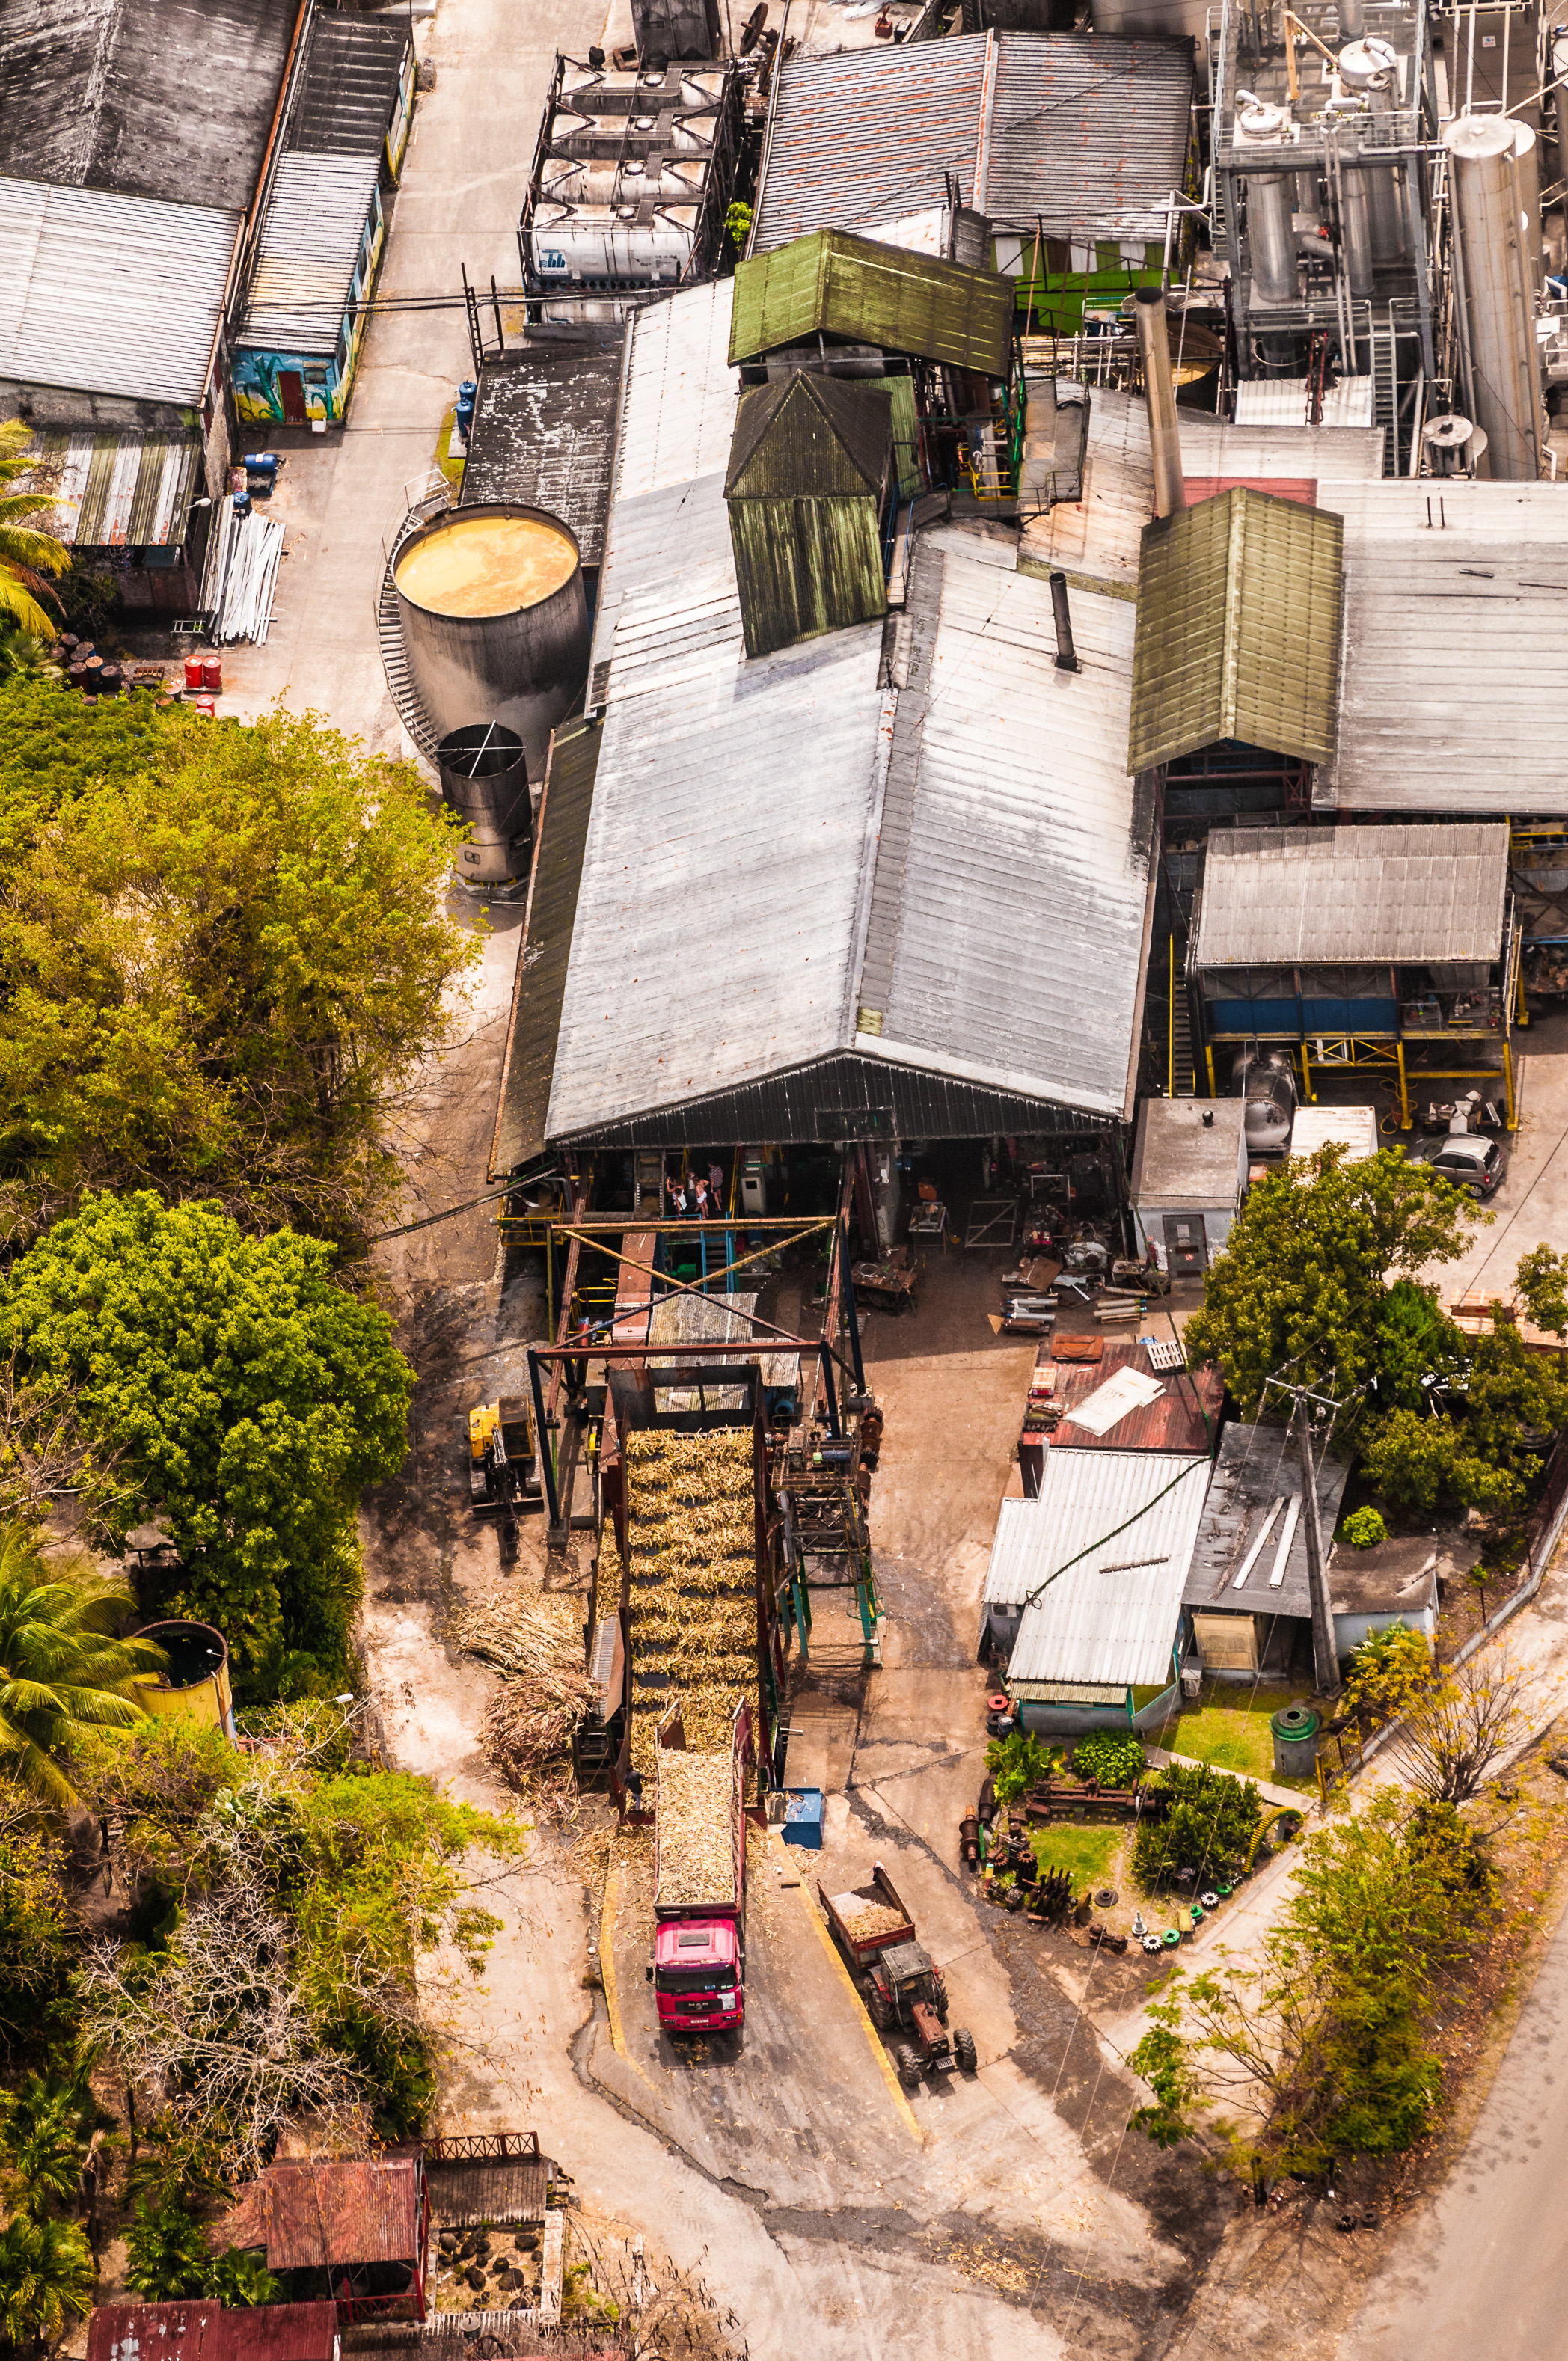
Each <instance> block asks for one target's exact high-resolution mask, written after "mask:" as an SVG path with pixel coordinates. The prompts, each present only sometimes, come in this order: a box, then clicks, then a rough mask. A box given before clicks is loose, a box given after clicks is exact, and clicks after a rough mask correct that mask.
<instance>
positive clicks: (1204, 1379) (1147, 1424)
mask: <svg viewBox="0 0 1568 2361" xmlns="http://www.w3.org/2000/svg"><path fill="white" fill-rule="evenodd" d="M1238 1104H1239V1102H1238ZM1035 1366H1036V1373H1037V1374H1038V1375H1039V1376H1041V1377H1044V1376H1045V1375H1047V1367H1048V1374H1049V1377H1050V1381H1051V1390H1052V1391H1053V1393H1054V1394H1055V1395H1056V1396H1057V1398H1058V1400H1063V1401H1065V1402H1066V1403H1067V1404H1068V1415H1067V1416H1066V1417H1064V1418H1063V1420H1062V1422H1061V1424H1060V1425H1059V1426H1058V1428H1057V1431H1056V1433H1054V1434H1053V1435H1052V1436H1051V1438H1050V1445H1051V1449H1052V1451H1053V1452H1055V1451H1204V1452H1206V1451H1209V1450H1211V1449H1212V1446H1213V1436H1214V1433H1215V1431H1216V1430H1217V1429H1218V1426H1219V1423H1220V1405H1221V1403H1222V1402H1223V1400H1224V1398H1225V1381H1224V1378H1223V1377H1222V1376H1221V1374H1220V1372H1219V1370H1218V1369H1156V1368H1155V1367H1154V1366H1153V1364H1152V1363H1151V1361H1150V1359H1149V1350H1148V1339H1147V1338H1146V1337H1145V1336H1107V1337H1106V1339H1105V1350H1104V1352H1103V1353H1102V1355H1101V1356H1100V1358H1099V1360H1098V1361H1054V1360H1052V1358H1051V1348H1050V1346H1049V1345H1041V1347H1040V1351H1039V1356H1038V1358H1037V1360H1036V1365H1035ZM1118 1369H1136V1370H1138V1371H1139V1372H1140V1373H1143V1374H1147V1375H1149V1376H1152V1377H1156V1378H1158V1379H1159V1381H1160V1388H1161V1391H1160V1397H1159V1400H1157V1401H1151V1402H1150V1403H1149V1405H1148V1407H1147V1408H1146V1410H1135V1411H1129V1412H1128V1414H1127V1416H1126V1417H1125V1418H1124V1419H1120V1420H1118V1422H1117V1423H1116V1424H1115V1425H1114V1426H1113V1427H1112V1429H1111V1430H1110V1433H1107V1434H1091V1432H1090V1430H1089V1429H1088V1427H1086V1426H1075V1425H1073V1424H1072V1422H1071V1410H1072V1406H1073V1405H1074V1404H1075V1403H1078V1402H1086V1401H1087V1400H1089V1397H1090V1395H1091V1394H1095V1393H1098V1392H1099V1390H1100V1389H1101V1387H1102V1385H1104V1384H1105V1382H1106V1381H1107V1379H1108V1378H1113V1377H1114V1376H1115V1374H1116V1372H1117V1370H1118ZM1204 1411H1207V1412H1208V1414H1209V1415H1208V1422H1207V1424H1205V1422H1204V1416H1203V1413H1204Z"/></svg>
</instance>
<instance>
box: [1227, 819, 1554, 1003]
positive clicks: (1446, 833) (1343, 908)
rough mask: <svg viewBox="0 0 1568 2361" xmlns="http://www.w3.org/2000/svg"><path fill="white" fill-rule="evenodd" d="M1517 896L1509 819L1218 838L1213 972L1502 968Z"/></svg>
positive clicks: (1244, 832) (1234, 832) (1256, 831)
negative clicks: (1370, 965) (1400, 964)
mask: <svg viewBox="0 0 1568 2361" xmlns="http://www.w3.org/2000/svg"><path fill="white" fill-rule="evenodd" d="M1507 902H1508V828H1507V826H1506V825H1505V823H1504V822H1503V821H1501V820H1491V821H1486V820H1481V821H1474V822H1470V823H1468V824H1466V823H1451V824H1448V825H1446V826H1445V825H1441V824H1440V825H1435V826H1427V825H1422V824H1420V823H1417V824H1415V825H1409V824H1401V823H1398V822H1396V823H1393V824H1387V823H1386V824H1384V825H1382V826H1366V825H1363V826H1361V827H1357V828H1288V829H1281V828H1236V829H1217V830H1216V831H1215V832H1214V834H1213V835H1212V836H1211V837H1210V839H1209V850H1208V853H1207V856H1206V858H1205V860H1204V864H1203V892H1202V898H1201V906H1200V908H1199V913H1198V939H1197V943H1196V945H1195V947H1194V951H1193V958H1194V961H1195V962H1196V964H1197V965H1198V966H1199V967H1200V968H1202V969H1208V968H1218V967H1247V966H1255V967H1291V966H1294V965H1296V964H1297V963H1300V964H1303V965H1311V966H1314V967H1321V966H1329V967H1332V966H1334V965H1344V964H1347V963H1349V964H1364V963H1366V962H1370V961H1376V962H1377V963H1378V964H1379V965H1381V964H1383V963H1384V962H1386V961H1422V962H1424V961H1428V960H1436V961H1439V962H1446V961H1451V960H1456V961H1476V960H1486V961H1490V960H1495V959H1496V958H1497V955H1498V952H1499V950H1500V949H1501V946H1502V939H1503V917H1504V911H1505V908H1506V906H1507Z"/></svg>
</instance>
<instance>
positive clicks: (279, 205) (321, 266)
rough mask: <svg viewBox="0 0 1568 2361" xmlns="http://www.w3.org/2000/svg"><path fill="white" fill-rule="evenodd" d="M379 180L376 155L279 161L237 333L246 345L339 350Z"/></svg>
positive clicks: (271, 348)
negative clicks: (371, 205)
mask: <svg viewBox="0 0 1568 2361" xmlns="http://www.w3.org/2000/svg"><path fill="white" fill-rule="evenodd" d="M376 181H377V162H376V158H375V157H374V156H283V157H280V159H279V163H278V170H277V173H276V175H275V177H274V179H273V182H272V189H271V193H270V194H269V197H268V200H267V214H266V218H265V220H264V221H263V222H262V225H261V236H260V238H259V240H258V245H257V250H256V269H255V271H254V273H253V275H252V278H251V282H250V292H249V296H248V299H247V303H246V311H245V325H244V328H243V329H242V331H241V333H240V335H238V336H237V337H236V344H238V345H239V346H241V348H242V349H244V350H247V351H251V352H285V353H334V352H335V351H336V350H337V342H338V337H339V335H341V334H342V330H343V315H344V313H345V311H346V310H347V308H348V298H349V293H350V291H351V290H352V288H353V285H354V273H355V269H356V266H357V264H358V260H359V247H360V244H361V241H362V239H363V237H364V235H365V223H366V217H367V214H368V213H369V210H370V199H371V196H372V194H373V192H374V191H375V187H376Z"/></svg>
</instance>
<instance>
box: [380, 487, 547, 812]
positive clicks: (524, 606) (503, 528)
mask: <svg viewBox="0 0 1568 2361" xmlns="http://www.w3.org/2000/svg"><path fill="white" fill-rule="evenodd" d="M392 580H393V583H394V584H395V586H396V588H397V594H398V609H399V613H400V618H401V621H402V627H403V647H404V651H405V653H406V654H407V657H408V666H409V672H410V675H411V678H412V681H413V686H414V689H415V692H416V694H417V695H418V697H419V700H420V703H421V704H422V706H423V708H424V710H425V713H426V716H427V717H428V719H429V720H430V722H431V725H432V727H433V730H434V732H435V735H436V736H437V737H438V738H445V737H447V736H449V735H450V733H451V732H452V731H453V730H463V729H466V728H467V727H468V725H469V724H470V723H472V722H478V723H480V724H486V723H488V722H492V721H499V722H500V723H501V724H502V725H503V726H504V727H505V728H506V729H508V730H515V731H516V732H517V735H518V736H519V737H520V738H521V741H522V744H523V748H524V751H525V752H526V754H527V758H528V767H529V771H530V774H532V776H534V777H540V778H542V777H543V774H544V763H545V757H546V755H547V753H548V752H549V746H550V732H551V730H553V729H554V725H555V723H556V722H557V721H562V720H565V717H566V715H567V714H568V713H570V712H571V710H572V708H573V707H574V706H575V705H576V701H577V697H578V695H579V693H580V691H581V689H582V686H583V682H584V681H585V679H586V678H587V669H588V610H587V598H586V596H585V594H584V590H583V569H582V565H581V561H580V558H579V555H578V551H577V544H576V540H575V539H574V537H573V535H572V534H571V533H568V531H567V530H566V527H565V525H564V524H563V523H562V522H561V521H560V519H559V517H553V516H548V515H546V513H545V511H543V509H531V508H523V507H521V506H519V505H515V504H512V503H510V502H503V501H499V500H498V501H484V502H477V503H476V504H475V506H474V507H472V508H461V509H448V510H447V511H445V513H444V515H442V516H439V517H436V518H435V519H434V520H433V522H431V523H429V524H426V525H422V526H421V527H420V528H419V530H418V531H417V532H416V533H411V535H410V537H409V539H408V540H407V541H406V542H405V543H404V544H403V545H402V547H401V549H400V551H399V552H398V556H397V562H396V564H395V566H393V569H392Z"/></svg>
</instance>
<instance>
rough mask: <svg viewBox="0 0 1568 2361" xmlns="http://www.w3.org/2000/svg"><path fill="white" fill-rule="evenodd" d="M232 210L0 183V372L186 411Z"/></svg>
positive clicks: (200, 374) (217, 308)
mask: <svg viewBox="0 0 1568 2361" xmlns="http://www.w3.org/2000/svg"><path fill="white" fill-rule="evenodd" d="M239 226H240V217H239V215H238V214H234V213H225V212H221V211H219V210H217V209H216V208H213V207H207V206H202V205H171V204H163V203H157V202H156V201H154V200H153V199H151V198H149V197H126V196H111V195H106V194H104V193H103V192H99V191H98V190H95V189H51V188H46V187H44V186H43V185H42V184H41V183H40V182H38V181H13V180H0V377H9V378H19V379H22V380H23V382H24V383H28V382H30V383H32V384H35V385H59V386H70V387H76V388H80V389H81V390H82V391H84V392H91V393H123V394H128V395H129V396H130V397H131V398H132V400H134V401H168V402H173V403H176V404H178V405H180V406H181V407H184V408H191V407H193V406H194V404H195V403H197V402H199V401H201V399H202V396H203V392H204V391H205V390H206V384H207V369H208V365H209V363H210V361H211V358H212V352H213V346H214V341H215V339H216V336H217V332H218V320H219V316H220V313H221V310H222V306H223V298H224V288H225V284H226V282H227V279H228V271H229V263H230V260H231V258H232V257H233V254H234V248H235V240H236V237H237V236H238V235H239Z"/></svg>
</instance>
